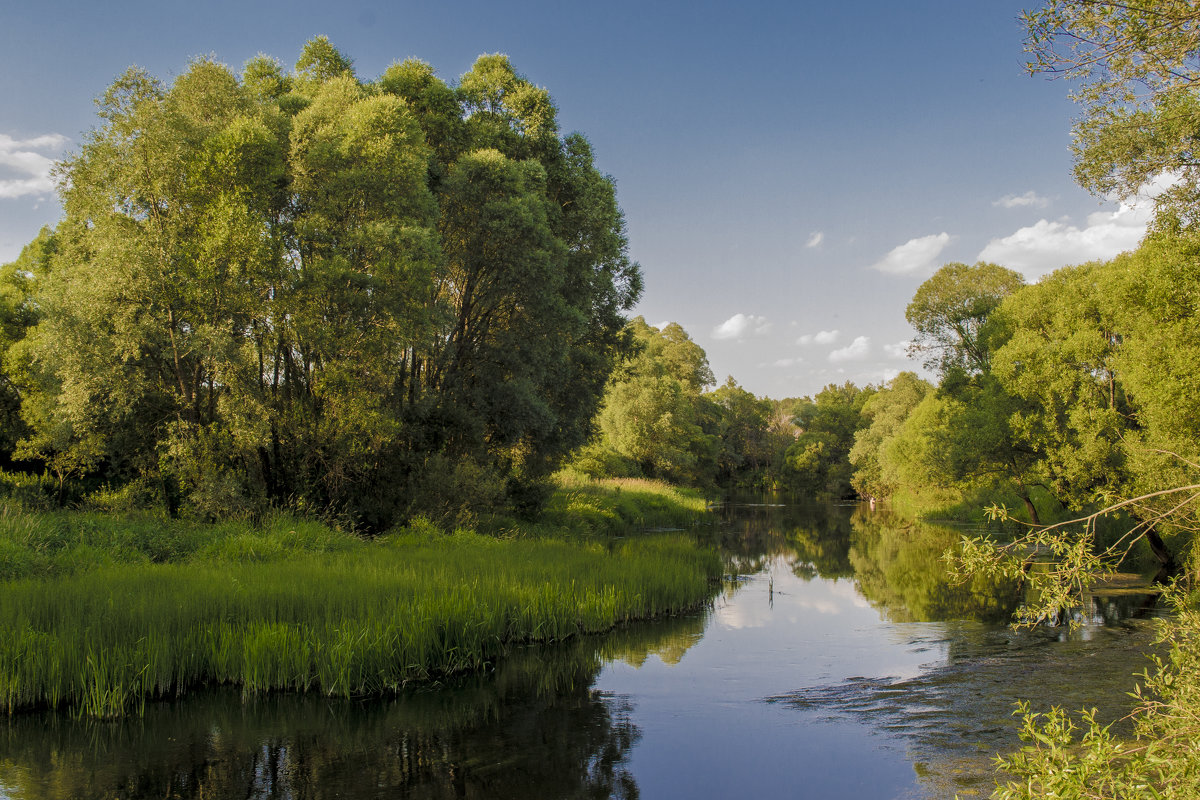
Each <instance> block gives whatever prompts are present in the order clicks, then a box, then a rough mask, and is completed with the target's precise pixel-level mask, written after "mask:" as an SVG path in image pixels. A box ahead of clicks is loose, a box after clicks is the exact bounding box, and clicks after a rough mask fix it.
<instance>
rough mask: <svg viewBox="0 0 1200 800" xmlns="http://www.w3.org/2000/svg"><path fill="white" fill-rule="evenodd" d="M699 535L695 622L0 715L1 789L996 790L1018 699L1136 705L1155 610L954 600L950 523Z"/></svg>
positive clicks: (731, 528)
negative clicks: (707, 593)
mask: <svg viewBox="0 0 1200 800" xmlns="http://www.w3.org/2000/svg"><path fill="white" fill-rule="evenodd" d="M698 535H701V536H709V537H712V538H713V539H714V540H715V541H717V542H718V544H719V546H720V547H721V548H722V549H723V551H724V552H725V553H726V556H727V558H728V561H729V564H730V575H729V576H728V577H727V579H726V581H725V583H724V585H723V587H722V588H721V589H720V591H719V592H718V593H717V594H716V595H715V596H714V598H713V600H712V602H711V603H710V604H709V605H708V606H707V607H706V608H704V609H702V610H701V611H698V612H696V613H693V614H688V615H682V616H678V617H673V618H670V619H664V620H657V621H653V622H647V623H639V624H636V625H631V626H627V627H623V628H621V629H618V630H616V631H613V632H612V633H610V634H607V635H605V636H602V637H590V638H583V639H578V640H574V641H569V642H566V643H562V644H559V645H555V646H551V647H522V648H516V649H515V650H514V651H513V652H512V653H511V654H510V655H509V657H507V658H506V659H505V660H504V661H503V662H501V664H500V665H499V666H498V667H497V669H496V670H495V671H494V672H491V673H488V674H486V675H475V676H471V677H467V678H463V679H458V680H454V681H450V682H447V683H446V684H443V685H439V686H434V687H422V688H420V689H417V690H413V691H411V692H408V693H405V694H403V695H400V696H396V697H388V698H367V699H361V700H336V699H329V698H324V697H319V696H313V695H294V694H272V695H266V696H257V697H254V696H252V697H246V698H243V697H242V696H241V694H240V693H239V692H238V691H237V690H236V689H212V690H208V691H204V692H200V693H195V694H192V695H189V696H187V697H185V698H183V699H180V700H175V701H170V702H158V703H152V704H148V705H147V708H146V712H145V714H144V715H143V716H141V717H136V718H130V719H125V720H122V721H117V722H91V721H79V720H75V719H73V718H71V717H69V716H66V715H63V714H55V713H39V714H24V715H17V716H14V717H10V718H7V719H6V720H5V721H4V722H3V723H0V797H2V798H11V800H17V798H22V799H23V800H35V799H38V800H40V799H41V798H63V799H64V800H65V799H66V798H79V799H80V800H86V799H89V798H96V799H97V800H98V799H99V798H105V799H108V798H124V799H126V800H133V798H235V797H236V798H297V799H298V798H313V799H316V798H393V797H410V798H576V797H578V798H585V797H586V798H606V797H619V798H717V797H729V796H733V795H745V796H756V797H787V798H856V799H862V800H870V799H871V798H881V799H883V798H942V797H953V796H954V795H955V794H956V793H957V794H959V795H960V796H962V797H973V796H974V797H986V796H987V795H988V794H989V793H990V789H991V787H992V785H993V783H994V780H995V776H994V774H993V772H992V769H993V768H992V766H991V755H992V754H993V753H995V752H996V751H1002V750H1006V749H1011V748H1013V747H1016V746H1018V745H1019V741H1018V739H1017V736H1016V725H1015V722H1014V720H1013V719H1012V717H1011V712H1012V709H1013V705H1014V703H1015V702H1016V701H1017V700H1020V699H1028V700H1030V701H1032V703H1033V706H1034V707H1035V708H1045V707H1047V706H1048V705H1049V704H1050V703H1056V704H1059V705H1063V706H1065V707H1068V708H1080V707H1085V706H1086V707H1093V706H1094V707H1097V708H1099V710H1100V714H1099V716H1100V717H1101V718H1103V719H1108V720H1116V719H1119V718H1120V717H1121V716H1123V714H1124V713H1125V712H1126V711H1127V709H1128V705H1129V700H1128V698H1127V697H1126V696H1125V695H1124V692H1126V691H1129V690H1130V689H1131V688H1132V686H1133V683H1134V678H1133V675H1134V673H1136V672H1140V671H1141V670H1142V669H1143V668H1144V667H1145V666H1146V664H1147V661H1146V658H1145V652H1146V650H1147V649H1148V648H1149V647H1150V646H1151V642H1152V641H1153V629H1154V624H1153V617H1154V615H1155V611H1154V609H1153V607H1152V604H1151V603H1149V602H1147V600H1146V598H1145V597H1143V596H1138V595H1120V596H1111V597H1093V598H1091V600H1090V603H1091V605H1090V608H1089V609H1088V611H1087V613H1084V614H1081V615H1080V617H1079V621H1080V622H1081V623H1082V624H1081V626H1080V627H1079V628H1078V629H1077V630H1074V631H1068V630H1066V629H1050V628H1043V629H1039V630H1035V631H1032V632H1030V631H1026V632H1015V631H1012V630H1010V629H1009V628H1008V627H1007V626H1006V624H1005V622H1006V620H1007V617H1008V615H1009V613H1010V612H1011V610H1012V609H1013V607H1014V605H1015V603H1016V600H1017V598H1016V596H1015V593H1014V592H1013V590H1012V588H1011V587H1004V586H997V585H992V584H987V583H986V582H983V581H976V582H975V583H974V584H971V585H968V586H956V585H953V584H952V583H950V582H949V581H948V580H947V578H946V575H945V573H944V568H943V565H942V562H941V561H940V555H941V553H942V552H943V551H944V550H945V548H946V547H947V546H948V544H949V543H951V542H953V541H954V539H955V537H956V536H957V535H958V533H957V532H956V531H953V530H949V529H946V528H938V527H934V526H926V525H914V524H910V523H904V522H902V521H900V520H897V519H894V518H891V517H890V516H888V515H887V514H886V513H884V512H870V511H868V510H867V509H865V508H862V507H835V506H826V505H809V504H794V505H766V504H742V505H730V506H729V507H728V508H726V510H725V513H724V515H723V519H722V522H721V523H720V524H719V525H715V526H713V528H712V529H711V530H708V531H700V532H699V533H698Z"/></svg>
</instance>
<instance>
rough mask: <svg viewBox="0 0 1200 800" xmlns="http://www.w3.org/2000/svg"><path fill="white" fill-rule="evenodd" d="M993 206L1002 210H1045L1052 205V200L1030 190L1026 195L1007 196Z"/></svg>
mask: <svg viewBox="0 0 1200 800" xmlns="http://www.w3.org/2000/svg"><path fill="white" fill-rule="evenodd" d="M992 205H994V206H999V207H1000V208H1025V207H1030V208H1045V207H1046V206H1048V205H1050V199H1049V198H1047V197H1042V196H1041V195H1040V194H1038V193H1037V192H1035V191H1033V190H1030V191H1028V192H1026V193H1025V194H1006V195H1004V197H1001V198H1000V199H999V200H997V201H996V202H994V203H992Z"/></svg>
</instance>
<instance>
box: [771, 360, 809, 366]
mask: <svg viewBox="0 0 1200 800" xmlns="http://www.w3.org/2000/svg"><path fill="white" fill-rule="evenodd" d="M803 361H804V359H803V358H780V359H777V360H776V361H774V362H772V364H771V366H773V367H794V366H796V365H797V364H800V363H802V362H803Z"/></svg>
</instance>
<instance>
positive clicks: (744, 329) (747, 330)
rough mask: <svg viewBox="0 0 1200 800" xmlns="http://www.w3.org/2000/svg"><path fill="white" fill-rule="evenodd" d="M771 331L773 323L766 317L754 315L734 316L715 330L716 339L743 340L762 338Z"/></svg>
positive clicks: (713, 334)
mask: <svg viewBox="0 0 1200 800" xmlns="http://www.w3.org/2000/svg"><path fill="white" fill-rule="evenodd" d="M770 329H771V323H769V322H767V318H766V317H756V316H754V315H753V314H734V315H733V316H732V317H730V318H729V319H727V320H725V321H724V322H722V323H721V324H720V325H718V326H717V327H715V328H713V332H712V337H713V338H714V339H741V338H744V337H746V336H761V335H762V334H764V333H766V332H767V331H769V330H770Z"/></svg>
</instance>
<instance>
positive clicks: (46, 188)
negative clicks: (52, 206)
mask: <svg viewBox="0 0 1200 800" xmlns="http://www.w3.org/2000/svg"><path fill="white" fill-rule="evenodd" d="M66 144H67V137H65V136H60V135H59V134H57V133H48V134H46V135H44V136H35V137H33V138H32V139H14V138H12V137H11V136H6V135H4V134H2V133H0V169H3V171H4V172H6V173H10V174H11V173H16V177H11V178H9V177H0V198H6V199H12V198H16V197H26V196H35V197H36V196H39V195H48V194H52V193H53V192H54V179H53V178H52V177H51V176H50V170H51V168H52V167H53V166H54V158H53V157H52V156H50V155H46V153H47V152H51V153H53V154H54V155H57V154H58V152H59V151H61V150H62V148H63V147H64V146H65V145H66ZM38 151H41V152H38Z"/></svg>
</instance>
